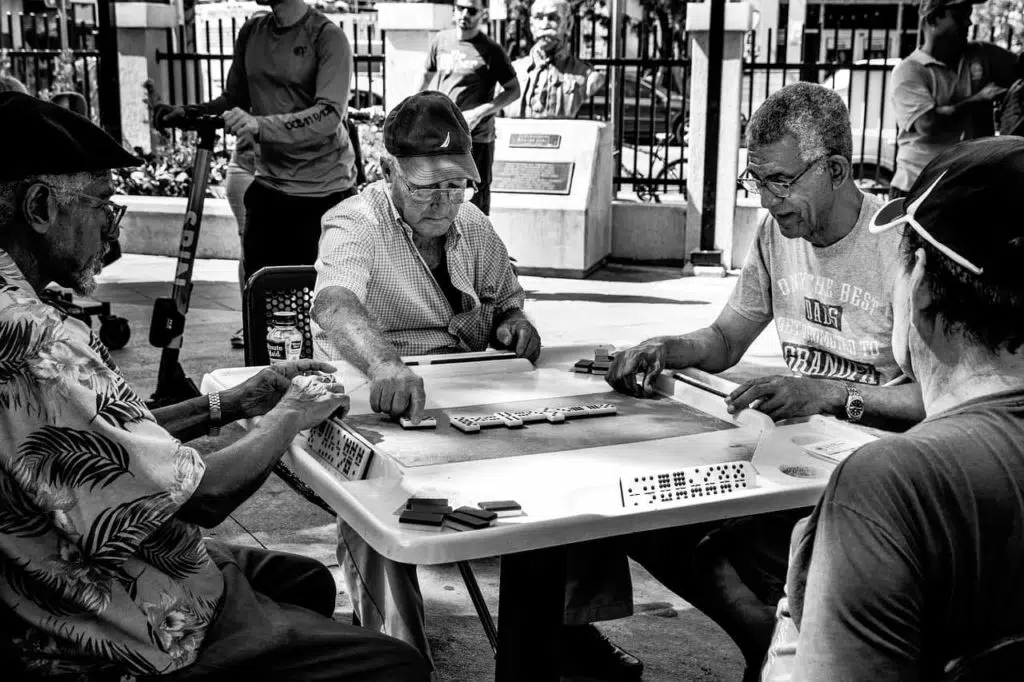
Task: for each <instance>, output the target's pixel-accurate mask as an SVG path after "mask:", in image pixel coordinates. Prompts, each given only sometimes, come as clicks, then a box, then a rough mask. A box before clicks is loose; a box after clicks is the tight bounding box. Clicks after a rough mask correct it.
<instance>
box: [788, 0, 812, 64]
mask: <svg viewBox="0 0 1024 682" xmlns="http://www.w3.org/2000/svg"><path fill="white" fill-rule="evenodd" d="M805 23H807V0H789V18H788V19H787V21H786V63H787V64H797V63H799V62H802V61H803V60H804V54H803V53H804V24H805Z"/></svg>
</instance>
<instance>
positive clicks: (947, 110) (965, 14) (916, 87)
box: [892, 0, 1020, 196]
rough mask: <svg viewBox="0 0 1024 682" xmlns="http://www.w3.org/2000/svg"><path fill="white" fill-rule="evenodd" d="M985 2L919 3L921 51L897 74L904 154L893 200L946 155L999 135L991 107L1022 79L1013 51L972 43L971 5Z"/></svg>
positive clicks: (895, 95)
mask: <svg viewBox="0 0 1024 682" xmlns="http://www.w3.org/2000/svg"><path fill="white" fill-rule="evenodd" d="M983 1H984V0H921V5H920V10H919V13H920V17H921V29H922V31H923V33H924V45H922V46H921V47H920V48H918V49H916V50H914V51H913V52H912V53H911V54H910V56H908V57H907V58H906V59H904V60H903V61H902V62H900V63H899V64H898V65H897V66H896V68H895V69H894V70H893V108H894V110H895V113H896V126H897V129H898V134H897V143H898V146H899V148H898V151H897V152H896V174H895V175H894V176H893V180H892V188H893V190H894V192H893V194H892V196H897V195H901V194H905V193H906V190H908V189H910V186H911V185H912V184H913V183H914V180H915V179H916V178H917V176H918V174H919V173H920V172H921V169H922V168H924V167H925V165H927V163H928V162H929V161H931V160H932V159H933V158H935V156H936V155H937V154H938V153H939V152H941V151H942V150H944V149H948V148H949V147H951V146H952V145H954V144H956V143H957V142H959V141H961V140H970V139H975V138H979V137H985V136H988V135H992V134H993V133H994V126H993V120H992V107H993V102H994V101H995V100H997V99H999V98H1000V97H1001V96H1002V94H1003V93H1004V92H1005V91H1006V88H1007V87H1009V86H1010V85H1011V84H1012V83H1013V81H1014V80H1016V79H1017V78H1018V77H1020V73H1019V66H1018V62H1017V56H1016V55H1014V54H1013V53H1011V52H1010V51H1008V50H1005V49H1003V48H1001V47H999V46H997V45H993V44H992V43H985V42H969V41H968V40H967V37H968V36H967V34H968V30H969V29H970V27H971V11H972V7H973V5H976V4H980V3H981V2H983Z"/></svg>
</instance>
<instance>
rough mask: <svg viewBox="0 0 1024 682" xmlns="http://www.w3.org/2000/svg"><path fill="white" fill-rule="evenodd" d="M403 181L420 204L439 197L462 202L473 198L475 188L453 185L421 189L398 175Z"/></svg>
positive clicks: (454, 202)
mask: <svg viewBox="0 0 1024 682" xmlns="http://www.w3.org/2000/svg"><path fill="white" fill-rule="evenodd" d="M398 177H399V178H400V179H401V181H402V183H403V184H405V187H406V189H408V190H409V196H410V197H412V200H413V201H415V202H416V203H418V204H429V203H432V202H434V201H435V200H437V199H443V200H446V201H449V202H451V203H453V204H461V203H462V202H464V201H469V200H470V199H472V198H473V194H474V193H475V190H474V189H473V188H472V187H453V188H451V189H434V188H428V189H420V188H417V187H413V186H412V185H410V184H409V181H408V180H406V179H405V178H403V177H402V176H401V175H399V176H398Z"/></svg>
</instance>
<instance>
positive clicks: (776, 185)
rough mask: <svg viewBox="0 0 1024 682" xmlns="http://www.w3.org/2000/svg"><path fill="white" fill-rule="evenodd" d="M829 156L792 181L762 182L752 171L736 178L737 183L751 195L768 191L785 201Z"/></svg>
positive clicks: (821, 158)
mask: <svg viewBox="0 0 1024 682" xmlns="http://www.w3.org/2000/svg"><path fill="white" fill-rule="evenodd" d="M827 158H828V157H827V156H820V157H818V158H817V159H815V160H814V161H811V162H810V163H809V164H807V167H806V168H804V169H803V170H802V171H800V173H799V174H798V175H797V176H796V177H795V178H793V179H792V180H761V179H760V178H757V177H755V176H754V174H753V173H751V172H750V169H749V168H748V169H747V170H745V171H743V174H742V175H740V176H739V177H738V178H736V181H737V182H739V183H740V186H741V187H743V189H745V190H747V191H748V192H750V193H751V194H760V193H761V190H762V189H766V190H768V192H769V193H770V194H772V195H773V196H774V197H775V198H777V199H785V198H786V197H788V196H789V195H791V194H792V193H793V185H795V184H796V183H798V182H800V178H802V177H803V176H804V175H806V174H807V171H809V170H811V169H812V168H814V166H815V165H816V164H817V163H818V162H819V161H824V160H825V159H827Z"/></svg>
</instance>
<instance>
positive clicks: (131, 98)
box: [114, 2, 178, 152]
mask: <svg viewBox="0 0 1024 682" xmlns="http://www.w3.org/2000/svg"><path fill="white" fill-rule="evenodd" d="M114 7H115V8H116V9H115V11H116V12H117V15H116V16H117V48H118V53H119V56H118V70H119V76H120V81H121V132H122V135H123V136H124V141H125V142H127V143H128V144H129V145H131V146H132V147H141V148H142V150H143V151H145V152H149V151H150V147H151V143H150V126H149V110H148V109H147V107H146V104H145V101H144V98H145V96H146V91H145V89H144V88H143V83H145V82H146V80H147V79H152V80H153V82H154V85H155V86H156V91H157V92H164V93H165V92H166V91H165V88H164V87H163V83H164V74H165V73H166V70H167V69H168V68H169V65H168V64H167V63H166V62H164V63H161V64H157V61H156V51H157V50H162V51H166V50H167V29H168V28H173V27H175V26H177V20H178V17H177V12H176V11H175V8H174V6H173V5H163V4H156V3H151V2H117V3H115V5H114ZM175 66H177V65H175ZM164 96H165V97H166V94H165V95H164Z"/></svg>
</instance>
